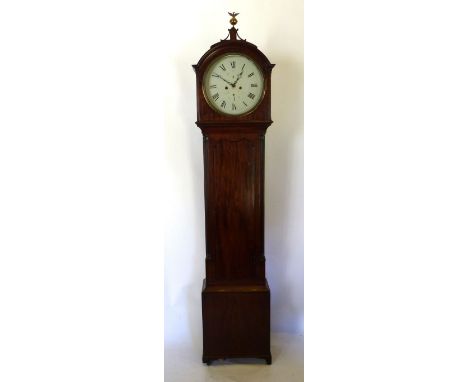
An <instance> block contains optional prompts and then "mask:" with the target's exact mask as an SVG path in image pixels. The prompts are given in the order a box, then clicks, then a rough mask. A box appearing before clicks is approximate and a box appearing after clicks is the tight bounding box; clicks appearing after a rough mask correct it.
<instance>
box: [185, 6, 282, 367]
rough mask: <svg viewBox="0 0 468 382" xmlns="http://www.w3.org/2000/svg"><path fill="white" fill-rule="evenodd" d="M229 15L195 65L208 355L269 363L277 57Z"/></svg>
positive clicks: (208, 358) (205, 347)
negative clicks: (268, 263) (269, 202)
mask: <svg viewBox="0 0 468 382" xmlns="http://www.w3.org/2000/svg"><path fill="white" fill-rule="evenodd" d="M229 15H230V16H231V20H230V23H231V25H232V27H231V28H230V29H229V35H228V37H226V38H225V39H224V40H221V41H220V42H218V43H216V44H214V45H212V46H211V48H210V49H209V50H208V51H207V52H206V53H205V54H204V55H203V56H202V57H201V58H200V60H199V61H198V63H197V64H196V65H193V68H194V69H195V73H196V82H197V85H196V89H197V122H196V124H197V126H198V127H199V128H200V129H201V131H202V134H203V159H204V180H205V232H206V258H205V266H206V278H205V279H204V280H203V288H202V317H203V357H202V360H203V362H205V363H207V364H210V363H211V361H213V360H216V359H224V358H261V359H265V361H266V363H267V364H271V353H270V288H269V286H268V282H267V280H266V278H265V255H264V174H265V171H264V168H265V154H264V150H265V133H266V130H267V128H268V126H270V125H271V123H272V120H271V113H270V110H271V81H270V78H271V70H272V68H273V66H274V64H271V63H270V61H269V60H268V58H267V57H266V56H265V55H264V54H263V53H262V52H261V51H260V50H259V49H258V48H257V47H256V46H255V45H253V44H251V43H250V42H247V41H246V40H243V39H241V38H240V36H239V34H238V33H237V31H238V30H237V29H236V28H235V27H234V25H236V24H237V20H236V16H237V15H238V13H229Z"/></svg>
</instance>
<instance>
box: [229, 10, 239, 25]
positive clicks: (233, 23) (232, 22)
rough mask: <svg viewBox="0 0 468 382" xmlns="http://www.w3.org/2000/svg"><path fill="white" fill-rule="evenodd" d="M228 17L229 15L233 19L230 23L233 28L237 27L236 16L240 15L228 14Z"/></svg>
mask: <svg viewBox="0 0 468 382" xmlns="http://www.w3.org/2000/svg"><path fill="white" fill-rule="evenodd" d="M228 15H229V16H232V17H231V20H229V22H230V23H231V25H232V26H234V25H236V24H237V19H236V16H237V15H238V13H236V12H228Z"/></svg>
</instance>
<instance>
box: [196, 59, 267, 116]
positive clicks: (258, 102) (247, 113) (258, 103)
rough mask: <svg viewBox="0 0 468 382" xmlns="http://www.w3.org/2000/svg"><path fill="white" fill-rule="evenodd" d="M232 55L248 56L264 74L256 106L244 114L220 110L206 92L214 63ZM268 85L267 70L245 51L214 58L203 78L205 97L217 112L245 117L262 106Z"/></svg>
mask: <svg viewBox="0 0 468 382" xmlns="http://www.w3.org/2000/svg"><path fill="white" fill-rule="evenodd" d="M230 56H242V57H245V58H247V59H248V60H249V61H250V62H252V64H253V65H255V67H256V68H257V70H258V72H259V73H261V75H262V84H263V91H262V93H261V96H260V98H259V99H258V101H257V103H256V104H255V106H254V107H253V108H252V109H250V110H248V111H246V112H245V113H242V114H230V113H227V112H225V111H222V110H219V109H218V108H217V107H216V106H214V104H213V103H212V101H211V99H210V98H211V97H208V94H207V92H206V81H207V75H208V74H209V73H211V69H212V68H213V66H214V65H216V64H217V63H218V62H219V61H222V60H224V59H225V58H227V57H230ZM266 85H267V81H265V72H264V70H263V68H262V67H261V66H260V65H258V64H257V62H255V60H254V59H253V58H252V57H251V56H249V55H248V54H245V53H235V52H230V53H227V54H223V55H220V56H217V57H215V58H214V59H213V61H212V62H211V63H210V64H209V65H208V66H207V68H206V70H205V73H204V74H203V79H202V93H203V97H204V98H205V101H206V103H207V104H208V105H209V106H210V108H211V109H212V110H214V111H215V112H216V113H219V114H222V115H226V116H229V117H243V116H246V115H249V114H251V113H253V112H254V111H255V110H256V109H257V108H258V107H259V106H260V104H261V103H262V101H263V99H264V98H265V94H266Z"/></svg>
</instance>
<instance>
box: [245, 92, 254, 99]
mask: <svg viewBox="0 0 468 382" xmlns="http://www.w3.org/2000/svg"><path fill="white" fill-rule="evenodd" d="M247 97H249V98H251V99H254V98H255V94H252V93H249V95H248V96H247Z"/></svg>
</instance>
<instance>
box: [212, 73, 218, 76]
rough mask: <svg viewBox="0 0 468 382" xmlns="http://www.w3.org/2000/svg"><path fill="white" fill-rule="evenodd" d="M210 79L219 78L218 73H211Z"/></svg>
mask: <svg viewBox="0 0 468 382" xmlns="http://www.w3.org/2000/svg"><path fill="white" fill-rule="evenodd" d="M211 77H219V74H218V73H213V74H212V75H211Z"/></svg>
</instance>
